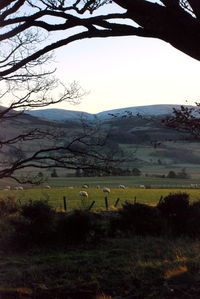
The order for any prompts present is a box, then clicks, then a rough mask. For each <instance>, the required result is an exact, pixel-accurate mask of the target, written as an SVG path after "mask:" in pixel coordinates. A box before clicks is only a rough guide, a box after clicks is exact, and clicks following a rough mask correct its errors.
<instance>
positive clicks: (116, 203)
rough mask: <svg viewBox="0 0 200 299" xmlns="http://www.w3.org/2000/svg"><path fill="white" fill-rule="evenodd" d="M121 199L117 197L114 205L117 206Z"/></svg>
mask: <svg viewBox="0 0 200 299" xmlns="http://www.w3.org/2000/svg"><path fill="white" fill-rule="evenodd" d="M119 201H120V198H117V200H116V202H115V204H114V207H116V206H117V205H118V203H119Z"/></svg>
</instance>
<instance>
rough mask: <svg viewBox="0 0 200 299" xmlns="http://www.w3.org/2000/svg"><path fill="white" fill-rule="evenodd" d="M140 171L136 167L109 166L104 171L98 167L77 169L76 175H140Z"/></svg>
mask: <svg viewBox="0 0 200 299" xmlns="http://www.w3.org/2000/svg"><path fill="white" fill-rule="evenodd" d="M141 174H142V172H141V171H140V170H139V169H138V168H133V169H129V168H126V169H123V168H120V167H117V168H115V167H110V168H109V169H107V170H106V171H102V170H100V169H77V170H76V172H75V176H76V177H96V176H97V177H101V176H140V175H141Z"/></svg>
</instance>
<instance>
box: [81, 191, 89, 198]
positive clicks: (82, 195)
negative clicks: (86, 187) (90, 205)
mask: <svg viewBox="0 0 200 299" xmlns="http://www.w3.org/2000/svg"><path fill="white" fill-rule="evenodd" d="M79 195H80V196H81V197H88V193H87V192H86V191H80V192H79Z"/></svg>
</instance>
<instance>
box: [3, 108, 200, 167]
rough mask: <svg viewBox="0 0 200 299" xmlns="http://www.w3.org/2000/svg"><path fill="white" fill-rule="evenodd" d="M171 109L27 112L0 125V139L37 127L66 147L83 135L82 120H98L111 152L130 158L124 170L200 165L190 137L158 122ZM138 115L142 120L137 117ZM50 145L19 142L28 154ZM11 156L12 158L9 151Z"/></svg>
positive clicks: (196, 150) (46, 143)
mask: <svg viewBox="0 0 200 299" xmlns="http://www.w3.org/2000/svg"><path fill="white" fill-rule="evenodd" d="M173 107H176V108H178V107H179V106H178V105H150V106H140V107H129V108H123V109H115V110H109V111H104V112H100V113H98V114H96V115H95V114H89V113H85V112H78V111H69V110H63V109H44V110H36V111H30V112H29V113H24V114H21V115H20V116H18V117H16V118H11V119H10V120H8V121H6V122H4V123H2V130H1V134H0V137H1V139H2V140H3V139H6V138H11V137H12V138H13V137H15V136H16V135H17V134H21V133H22V132H25V131H26V130H34V129H35V128H37V129H41V130H42V131H43V130H50V131H51V130H52V131H53V132H57V133H58V136H59V144H65V142H66V140H68V139H70V138H71V137H73V136H76V135H77V134H79V133H80V132H82V129H83V127H82V124H81V123H80V122H79V120H80V119H81V118H84V119H88V120H89V123H90V124H92V125H94V127H96V124H95V123H94V122H93V121H94V120H95V119H98V120H100V124H101V125H100V129H101V130H102V131H104V132H106V133H108V136H109V138H108V142H109V146H110V149H111V152H112V151H116V150H120V149H121V150H123V151H124V157H129V162H128V164H127V167H129V166H139V167H143V166H144V165H150V166H153V167H154V166H155V167H156V166H159V167H160V165H162V166H163V167H165V166H166V167H172V166H173V165H179V164H181V165H183V164H184V163H186V164H187V165H188V164H193V165H195V166H196V164H197V163H200V152H199V144H197V142H196V141H195V140H193V139H192V138H191V136H189V135H187V134H182V133H180V132H177V131H176V130H173V129H168V128H165V127H164V126H163V125H162V123H161V119H162V118H163V117H164V116H165V115H168V114H170V113H171V112H172V108H173ZM126 112H129V113H131V114H132V117H131V118H129V117H122V116H123V115H125V114H126ZM30 114H31V115H30ZM33 114H34V115H37V117H36V116H33ZM137 114H140V115H143V116H144V117H142V118H141V117H139V118H138V117H137ZM113 116H114V117H113ZM148 116H150V117H148ZM151 116H154V117H151ZM56 119H57V120H56ZM50 142H51V141H50V140H48V138H46V139H45V138H44V140H40V142H34V141H31V140H30V141H28V142H25V143H24V144H22V143H20V146H23V150H24V152H25V153H27V154H28V153H30V152H32V151H36V150H37V149H38V147H43V146H45V147H46V146H48V145H49V144H50ZM6 155H9V153H8V152H2V151H0V158H2V159H3V158H4V157H5V156H6ZM10 155H11V156H12V152H11V153H10Z"/></svg>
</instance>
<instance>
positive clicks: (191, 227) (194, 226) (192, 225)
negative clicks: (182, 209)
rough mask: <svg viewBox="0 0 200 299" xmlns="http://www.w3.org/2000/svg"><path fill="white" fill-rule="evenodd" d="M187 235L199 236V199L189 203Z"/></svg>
mask: <svg viewBox="0 0 200 299" xmlns="http://www.w3.org/2000/svg"><path fill="white" fill-rule="evenodd" d="M187 235H188V236H190V237H195V238H199V237H200V200H198V201H195V202H193V203H192V204H191V205H190V212H189V217H188V219H187Z"/></svg>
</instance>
